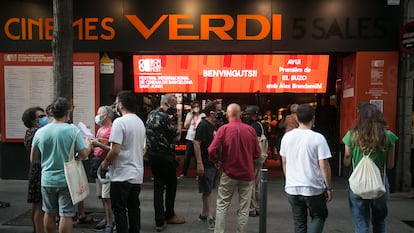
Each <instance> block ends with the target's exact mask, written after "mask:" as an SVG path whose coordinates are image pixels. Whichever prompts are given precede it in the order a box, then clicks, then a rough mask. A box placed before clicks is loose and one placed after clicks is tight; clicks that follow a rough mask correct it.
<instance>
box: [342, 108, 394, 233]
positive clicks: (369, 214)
mask: <svg viewBox="0 0 414 233" xmlns="http://www.w3.org/2000/svg"><path fill="white" fill-rule="evenodd" d="M357 110H358V116H357V121H356V124H355V126H354V127H353V129H351V130H349V131H348V132H347V133H346V135H345V136H344V138H343V139H342V141H343V142H344V144H345V158H344V165H345V166H350V165H352V169H355V167H356V166H357V165H358V163H359V162H360V161H361V159H362V158H363V156H367V155H368V156H369V157H370V158H371V159H372V160H373V161H374V163H375V165H377V167H378V169H379V170H380V172H381V176H382V177H383V180H384V182H385V189H386V192H385V193H384V194H383V195H382V196H380V197H378V198H376V199H363V198H361V197H360V196H358V195H356V194H355V193H353V192H352V190H351V189H350V188H349V187H348V199H349V205H350V209H351V215H352V221H353V224H354V228H355V232H356V233H368V232H369V228H370V223H372V228H373V232H374V233H379V232H386V231H387V226H386V221H385V219H386V217H387V215H388V208H387V202H388V198H389V183H388V179H387V176H386V170H387V169H392V168H393V167H394V156H395V155H394V151H395V145H394V144H395V142H396V141H397V139H398V137H397V136H396V135H395V134H394V133H393V132H391V131H390V130H387V124H386V122H385V120H384V116H383V114H382V112H381V111H380V110H379V109H378V108H377V106H375V105H373V104H368V103H362V104H359V105H358V109H357ZM384 176H385V177H384Z"/></svg>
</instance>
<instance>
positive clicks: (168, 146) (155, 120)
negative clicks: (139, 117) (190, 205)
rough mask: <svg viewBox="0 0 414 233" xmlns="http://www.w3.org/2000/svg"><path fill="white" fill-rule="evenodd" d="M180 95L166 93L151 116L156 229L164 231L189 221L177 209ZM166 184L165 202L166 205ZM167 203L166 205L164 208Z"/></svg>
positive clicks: (149, 131)
mask: <svg viewBox="0 0 414 233" xmlns="http://www.w3.org/2000/svg"><path fill="white" fill-rule="evenodd" d="M176 105H177V97H176V96H175V95H174V94H165V95H163V96H162V97H161V101H160V107H159V108H157V109H155V110H153V111H151V112H150V113H149V114H148V118H147V125H146V129H147V153H148V158H149V162H150V164H151V171H152V176H153V178H154V209H155V230H156V231H157V232H161V231H163V230H164V229H165V228H166V227H167V223H168V224H182V223H185V219H184V218H183V217H178V216H177V215H176V214H175V212H174V203H175V196H176V192H177V175H176V170H177V165H178V162H177V159H176V156H175V143H176V141H178V140H180V138H181V127H182V120H181V114H177V107H176ZM164 187H165V205H164ZM164 206H165V209H164Z"/></svg>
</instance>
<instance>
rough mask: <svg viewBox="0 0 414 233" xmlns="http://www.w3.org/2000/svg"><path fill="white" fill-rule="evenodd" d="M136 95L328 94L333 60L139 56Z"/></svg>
mask: <svg viewBox="0 0 414 233" xmlns="http://www.w3.org/2000/svg"><path fill="white" fill-rule="evenodd" d="M133 64H134V65H133V67H134V91H135V92H137V93H142V92H144V93H158V92H161V93H165V92H195V93H196V92H210V93H222V92H224V93H253V92H260V93H283V92H291V93H325V92H326V81H327V75H328V64H329V56H328V55H148V56H147V55H134V56H133Z"/></svg>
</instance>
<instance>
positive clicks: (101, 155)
mask: <svg viewBox="0 0 414 233" xmlns="http://www.w3.org/2000/svg"><path fill="white" fill-rule="evenodd" d="M112 118H114V112H112V108H111V107H109V106H101V107H99V108H98V111H97V114H96V116H95V123H96V124H97V125H98V126H100V127H99V129H98V131H97V132H96V137H95V139H93V140H92V141H91V143H92V145H93V146H94V149H93V159H92V161H91V174H90V175H91V176H92V177H95V178H96V182H95V183H96V194H97V196H98V198H99V199H101V200H102V206H103V210H104V213H105V219H104V221H101V222H102V223H103V224H101V223H99V224H97V225H96V226H95V227H94V229H95V230H103V229H108V230H107V231H110V229H113V221H112V220H113V219H112V210H111V209H112V207H111V199H110V190H111V184H110V182H108V183H105V184H103V183H101V182H100V180H99V179H98V177H97V175H96V172H97V169H98V168H99V166H100V164H101V162H102V161H103V160H104V159H105V157H106V155H107V154H108V151H109V150H110V149H111V147H110V145H109V136H110V135H111V130H112Z"/></svg>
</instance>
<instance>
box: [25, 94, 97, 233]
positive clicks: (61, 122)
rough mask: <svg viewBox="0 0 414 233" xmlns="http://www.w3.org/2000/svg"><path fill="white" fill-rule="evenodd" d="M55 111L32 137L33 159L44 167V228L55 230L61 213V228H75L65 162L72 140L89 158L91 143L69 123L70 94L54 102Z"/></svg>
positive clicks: (83, 155)
mask: <svg viewBox="0 0 414 233" xmlns="http://www.w3.org/2000/svg"><path fill="white" fill-rule="evenodd" d="M52 113H53V117H54V120H53V121H52V122H51V123H49V124H47V125H46V126H44V127H42V128H40V129H39V130H37V132H36V134H35V135H34V137H33V141H32V148H31V152H30V160H31V162H32V163H33V162H36V161H38V159H39V158H40V160H39V161H40V163H41V168H42V169H41V192H42V209H43V211H44V212H45V215H44V219H43V223H44V232H47V233H52V232H53V233H55V232H56V216H57V215H59V216H60V220H59V232H72V228H73V217H74V216H75V214H76V206H75V205H73V204H72V200H71V197H70V193H69V189H68V185H67V182H66V178H65V172H64V164H65V162H67V161H68V160H69V157H68V154H69V152H70V150H71V145H72V142H74V150H75V151H76V152H77V153H78V158H79V159H86V158H88V155H89V153H90V152H91V149H92V145H91V144H90V141H89V139H88V138H83V137H82V135H81V134H80V131H79V129H78V128H77V127H76V126H73V125H71V124H67V123H66V122H67V120H68V119H69V115H70V113H71V105H70V102H69V100H68V99H67V98H64V97H58V98H57V99H56V100H55V101H54V102H53V105H52ZM40 155H41V156H40ZM36 232H38V231H36ZM39 232H43V231H39Z"/></svg>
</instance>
